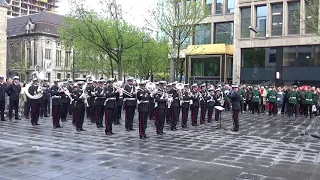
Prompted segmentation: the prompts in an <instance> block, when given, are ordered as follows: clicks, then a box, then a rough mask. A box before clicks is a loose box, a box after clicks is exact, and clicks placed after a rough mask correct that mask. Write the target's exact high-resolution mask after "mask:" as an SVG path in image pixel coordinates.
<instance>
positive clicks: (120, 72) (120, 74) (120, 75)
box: [118, 56, 122, 81]
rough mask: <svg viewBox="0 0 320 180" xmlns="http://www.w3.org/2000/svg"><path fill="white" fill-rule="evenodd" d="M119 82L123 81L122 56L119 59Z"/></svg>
mask: <svg viewBox="0 0 320 180" xmlns="http://www.w3.org/2000/svg"><path fill="white" fill-rule="evenodd" d="M118 81H122V68H121V56H119V59H118Z"/></svg>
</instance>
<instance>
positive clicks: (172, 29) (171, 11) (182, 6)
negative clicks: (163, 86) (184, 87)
mask: <svg viewBox="0 0 320 180" xmlns="http://www.w3.org/2000/svg"><path fill="white" fill-rule="evenodd" d="M207 12H208V11H207V9H206V7H205V5H204V4H203V3H202V1H191V0H187V1H186V0H160V1H159V2H158V3H157V6H156V8H155V9H154V10H152V13H151V14H152V22H150V24H151V25H152V24H153V21H154V22H155V24H156V26H157V27H156V28H157V29H159V30H160V31H161V34H163V35H164V36H166V38H168V41H169V42H170V45H171V47H170V50H169V57H170V59H171V63H170V81H174V77H175V72H174V69H177V71H178V74H179V75H180V77H182V76H183V75H184V71H185V58H182V57H181V50H183V49H185V48H186V47H187V46H188V45H189V43H190V42H189V39H190V36H192V35H193V33H194V27H195V26H196V25H199V24H201V21H202V20H203V19H204V18H206V17H207V15H208V14H207ZM194 47H195V48H196V47H197V46H194ZM175 66H176V67H175ZM180 81H181V78H180Z"/></svg>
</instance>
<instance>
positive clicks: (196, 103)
mask: <svg viewBox="0 0 320 180" xmlns="http://www.w3.org/2000/svg"><path fill="white" fill-rule="evenodd" d="M191 93H192V94H193V97H191V99H192V104H191V107H199V104H200V97H199V92H198V91H191Z"/></svg>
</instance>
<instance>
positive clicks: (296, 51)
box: [283, 46, 320, 67]
mask: <svg viewBox="0 0 320 180" xmlns="http://www.w3.org/2000/svg"><path fill="white" fill-rule="evenodd" d="M319 58H320V46H291V47H284V48H283V66H293V67H306V66H312V67H314V66H320V59H319Z"/></svg>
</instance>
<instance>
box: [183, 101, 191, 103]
mask: <svg viewBox="0 0 320 180" xmlns="http://www.w3.org/2000/svg"><path fill="white" fill-rule="evenodd" d="M182 102H183V103H185V102H187V103H188V102H190V101H182Z"/></svg>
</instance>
